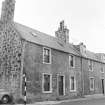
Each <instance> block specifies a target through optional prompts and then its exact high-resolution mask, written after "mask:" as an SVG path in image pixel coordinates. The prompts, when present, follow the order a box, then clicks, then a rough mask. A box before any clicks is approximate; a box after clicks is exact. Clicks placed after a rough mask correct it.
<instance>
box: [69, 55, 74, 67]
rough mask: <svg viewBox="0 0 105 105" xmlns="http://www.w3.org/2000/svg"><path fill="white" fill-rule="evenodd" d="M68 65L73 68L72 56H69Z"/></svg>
mask: <svg viewBox="0 0 105 105" xmlns="http://www.w3.org/2000/svg"><path fill="white" fill-rule="evenodd" d="M69 65H70V67H75V59H74V56H73V55H69Z"/></svg>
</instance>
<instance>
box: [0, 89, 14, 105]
mask: <svg viewBox="0 0 105 105" xmlns="http://www.w3.org/2000/svg"><path fill="white" fill-rule="evenodd" d="M0 101H1V103H2V104H7V103H12V101H13V95H12V93H10V92H9V91H7V90H5V89H0Z"/></svg>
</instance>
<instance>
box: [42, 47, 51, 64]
mask: <svg viewBox="0 0 105 105" xmlns="http://www.w3.org/2000/svg"><path fill="white" fill-rule="evenodd" d="M43 63H47V64H50V63H51V49H49V48H45V47H44V48H43Z"/></svg>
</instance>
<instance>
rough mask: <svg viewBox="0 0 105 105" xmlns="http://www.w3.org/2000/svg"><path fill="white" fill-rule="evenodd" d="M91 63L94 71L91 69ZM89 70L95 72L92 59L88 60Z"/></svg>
mask: <svg viewBox="0 0 105 105" xmlns="http://www.w3.org/2000/svg"><path fill="white" fill-rule="evenodd" d="M90 62H92V69H90V67H89V66H90V64H91V63H90ZM88 68H89V71H91V72H93V61H92V60H90V59H89V60H88Z"/></svg>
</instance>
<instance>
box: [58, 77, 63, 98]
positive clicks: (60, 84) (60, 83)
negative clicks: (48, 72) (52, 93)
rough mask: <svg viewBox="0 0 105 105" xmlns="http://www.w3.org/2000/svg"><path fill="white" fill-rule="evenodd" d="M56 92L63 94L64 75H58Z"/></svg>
mask: <svg viewBox="0 0 105 105" xmlns="http://www.w3.org/2000/svg"><path fill="white" fill-rule="evenodd" d="M58 92H59V95H60V96H61V95H64V76H58Z"/></svg>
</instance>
